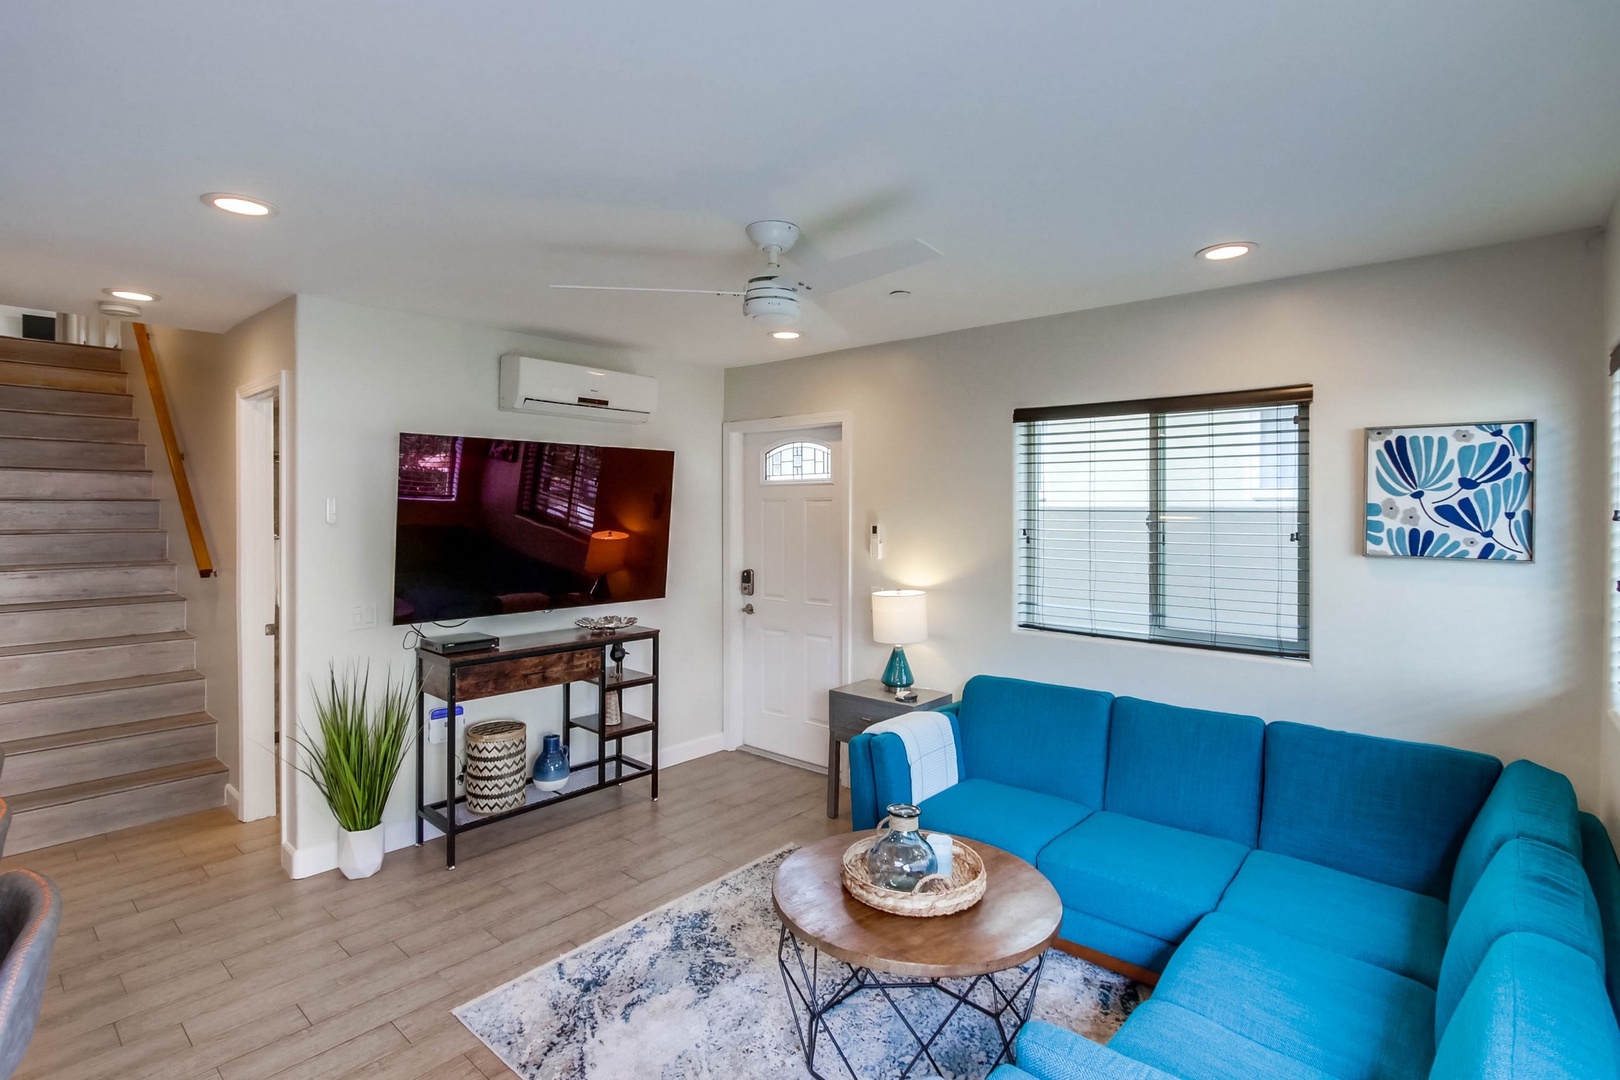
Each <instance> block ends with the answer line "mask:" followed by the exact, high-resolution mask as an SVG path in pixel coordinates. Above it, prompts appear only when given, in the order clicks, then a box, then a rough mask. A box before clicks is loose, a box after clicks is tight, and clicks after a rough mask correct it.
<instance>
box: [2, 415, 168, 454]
mask: <svg viewBox="0 0 1620 1080" xmlns="http://www.w3.org/2000/svg"><path fill="white" fill-rule="evenodd" d="M0 411H4V410H0ZM0 439H8V440H10V441H11V442H62V443H96V444H99V445H102V446H134V445H137V444H139V443H140V441H141V440H139V439H127V440H125V439H76V438H74V437H73V436H72V435H10V434H5V435H0Z"/></svg>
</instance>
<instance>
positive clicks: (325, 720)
mask: <svg viewBox="0 0 1620 1080" xmlns="http://www.w3.org/2000/svg"><path fill="white" fill-rule="evenodd" d="M311 682H312V685H311V687H310V689H311V691H312V692H313V695H314V698H315V719H316V723H317V729H318V730H317V732H316V734H318V735H319V739H318V740H315V739H312V738H309V737H308V734H306V736H305V738H303V739H302V740H294V745H295V746H296V747H297V749H299V750H301V751H303V755H302V756H303V758H304V760H303V761H302V762H301V763H298V764H297V768H298V771H299V772H301V773H303V774H304V775H305V776H307V777H309V778H310V780H311V781H313V782H314V784H315V787H316V788H317V789H318V790H319V791H320V793H321V796H322V797H323V798H325V799H326V805H327V807H328V808H330V809H331V811H332V816H333V817H334V818H336V819H337V823H338V827H339V828H340V829H342V830H343V832H342V835H341V836H340V837H339V838H338V869H340V870H342V871H343V876H344V877H346V878H350V879H354V878H365V877H370V876H371V875H372V874H375V873H376V872H377V871H378V870H379V869H380V868H381V867H382V861H383V850H384V845H383V809H384V807H386V806H387V805H388V793H389V792H390V791H392V790H393V787H394V780H395V779H397V778H398V776H399V770H400V768H401V766H403V765H404V763H405V753H406V751H407V750H408V749H410V741H411V734H412V731H411V724H412V720H413V718H414V713H415V704H416V685H415V680H414V679H413V678H412V677H410V676H405V677H403V678H401V679H400V680H399V681H397V682H396V681H395V679H394V674H393V672H392V671H389V673H388V675H387V676H386V677H385V678H384V680H383V685H382V688H381V691H380V692H378V693H376V694H375V695H374V694H373V688H372V685H371V668H370V666H369V665H367V666H366V667H364V668H360V667H356V666H352V665H351V666H350V667H348V668H345V669H344V670H343V671H342V672H341V673H339V671H338V669H337V667H336V665H333V667H332V668H331V669H330V671H329V672H328V674H327V682H326V686H325V687H324V688H322V687H321V686H320V685H318V684H315V683H314V682H313V680H311Z"/></svg>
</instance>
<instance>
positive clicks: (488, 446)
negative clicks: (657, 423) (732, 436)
mask: <svg viewBox="0 0 1620 1080" xmlns="http://www.w3.org/2000/svg"><path fill="white" fill-rule="evenodd" d="M674 473H675V454H674V452H673V451H670V450H633V449H629V448H627V447H620V446H580V445H576V444H574V443H554V442H517V441H514V440H506V439H475V438H470V437H465V436H459V435H424V434H417V433H404V434H401V435H400V437H399V504H398V512H397V517H396V519H395V528H394V623H395V625H400V624H404V623H418V622H443V621H447V620H453V619H470V618H475V617H478V616H483V615H507V614H512V613H514V612H520V611H545V610H549V609H552V608H569V607H583V606H586V605H588V604H616V603H621V602H623V601H626V600H654V599H657V598H659V597H661V596H663V595H664V575H665V571H666V570H667V568H668V566H669V499H670V485H671V483H672V481H673V479H674Z"/></svg>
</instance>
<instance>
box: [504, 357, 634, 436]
mask: <svg viewBox="0 0 1620 1080" xmlns="http://www.w3.org/2000/svg"><path fill="white" fill-rule="evenodd" d="M501 408H502V409H505V410H506V411H507V412H527V413H545V414H548V415H551V416H573V417H578V418H582V419H586V420H610V421H612V422H614V423H618V424H645V423H646V422H647V421H648V420H649V419H650V418H651V417H652V414H653V412H654V411H655V410H656V409H657V408H658V380H657V379H650V378H648V377H647V376H645V375H626V374H624V373H623V372H620V371H603V370H601V369H598V368H590V367H584V366H582V365H580V364H560V363H558V362H557V361H555V360H541V359H538V358H536V357H533V356H519V355H518V354H517V353H507V354H506V355H505V356H503V357H501Z"/></svg>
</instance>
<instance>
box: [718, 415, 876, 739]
mask: <svg viewBox="0 0 1620 1080" xmlns="http://www.w3.org/2000/svg"><path fill="white" fill-rule="evenodd" d="M840 433H841V429H840V428H839V427H837V426H833V427H819V428H807V429H801V430H796V431H773V432H763V433H753V434H749V435H747V436H745V437H744V439H743V470H744V472H743V566H744V567H746V568H747V570H748V571H752V576H753V595H751V596H749V595H745V594H744V593H743V591H742V588H741V581H740V580H739V581H738V582H734V583H733V587H734V589H735V590H736V591H734V592H733V593H732V596H733V597H734V598H735V599H736V601H737V603H738V604H739V605H741V606H742V608H743V611H744V612H745V614H744V615H743V671H742V679H743V690H744V692H743V741H744V742H745V743H747V744H748V745H749V746H753V747H756V748H758V749H760V750H766V751H769V752H771V753H773V754H780V755H782V756H783V757H789V758H794V759H796V760H799V761H804V762H810V763H814V764H818V765H822V764H825V763H826V760H827V691H828V690H830V689H832V688H833V687H835V686H838V685H839V684H840V683H841V682H842V681H843V680H842V678H841V677H840V676H841V673H842V666H843V665H842V658H843V652H844V645H843V643H844V620H845V612H844V606H845V595H846V592H847V584H846V583H847V580H848V570H847V560H848V558H849V511H848V502H847V500H848V492H846V491H845V488H844V475H843V473H844V469H843V446H842V443H841V439H840ZM750 605H751V608H752V610H751V612H750V610H749V609H750Z"/></svg>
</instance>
